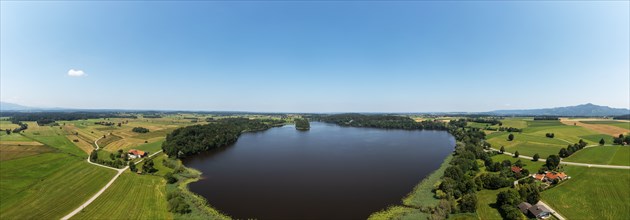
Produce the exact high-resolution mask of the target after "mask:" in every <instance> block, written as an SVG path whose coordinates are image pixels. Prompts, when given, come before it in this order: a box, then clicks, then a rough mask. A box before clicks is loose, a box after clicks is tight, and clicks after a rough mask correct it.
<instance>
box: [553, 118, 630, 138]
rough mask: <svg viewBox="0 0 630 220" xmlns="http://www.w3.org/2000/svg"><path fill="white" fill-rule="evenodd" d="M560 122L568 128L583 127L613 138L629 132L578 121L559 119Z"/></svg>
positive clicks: (614, 127)
mask: <svg viewBox="0 0 630 220" xmlns="http://www.w3.org/2000/svg"><path fill="white" fill-rule="evenodd" d="M560 122H562V124H565V125H570V126H574V125H575V126H580V127H584V128H586V129H590V130H593V131H596V132H599V133H603V134H607V135H610V136H613V137H617V136H619V134H625V133H628V132H630V130H628V129H624V128H620V127H616V126H612V125H606V124H586V123H582V122H580V121H579V120H578V119H568V118H560Z"/></svg>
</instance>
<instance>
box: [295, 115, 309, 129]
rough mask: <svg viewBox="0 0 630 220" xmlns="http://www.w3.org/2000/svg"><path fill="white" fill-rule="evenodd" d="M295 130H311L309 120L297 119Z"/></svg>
mask: <svg viewBox="0 0 630 220" xmlns="http://www.w3.org/2000/svg"><path fill="white" fill-rule="evenodd" d="M294 121H295V129H297V130H302V131H305V130H309V129H311V124H310V123H309V122H308V120H307V119H303V118H296V119H295V120H294Z"/></svg>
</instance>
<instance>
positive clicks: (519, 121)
mask: <svg viewBox="0 0 630 220" xmlns="http://www.w3.org/2000/svg"><path fill="white" fill-rule="evenodd" d="M526 120H531V118H505V119H503V120H501V123H503V125H502V127H513V128H526V127H527V121H526Z"/></svg>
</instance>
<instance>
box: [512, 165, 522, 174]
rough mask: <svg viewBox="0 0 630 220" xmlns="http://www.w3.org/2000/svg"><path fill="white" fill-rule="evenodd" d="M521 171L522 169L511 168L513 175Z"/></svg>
mask: <svg viewBox="0 0 630 220" xmlns="http://www.w3.org/2000/svg"><path fill="white" fill-rule="evenodd" d="M521 170H523V168H520V167H517V166H512V172H513V173H521Z"/></svg>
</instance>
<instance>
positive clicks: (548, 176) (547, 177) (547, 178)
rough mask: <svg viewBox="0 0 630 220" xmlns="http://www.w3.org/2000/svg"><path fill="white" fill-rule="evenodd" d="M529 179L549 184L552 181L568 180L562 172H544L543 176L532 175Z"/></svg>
mask: <svg viewBox="0 0 630 220" xmlns="http://www.w3.org/2000/svg"><path fill="white" fill-rule="evenodd" d="M531 177H532V178H534V179H536V180H538V181H542V182H550V183H551V182H553V181H554V180H556V181H562V180H566V179H569V178H570V177H569V176H567V174H565V173H564V172H549V171H545V173H544V174H539V173H536V174H532V176H531Z"/></svg>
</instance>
